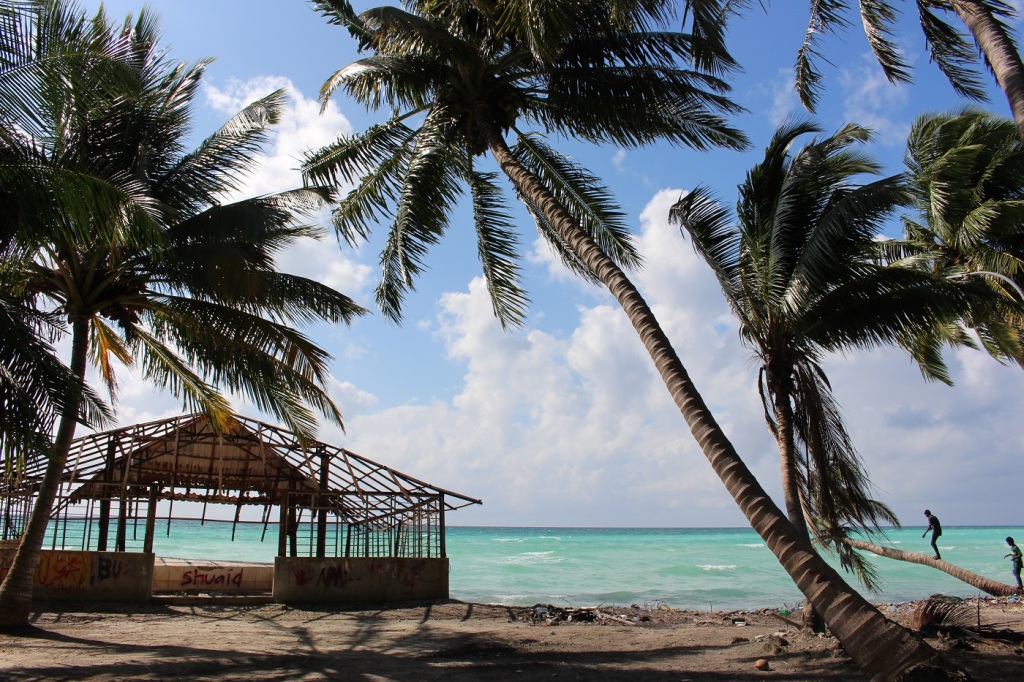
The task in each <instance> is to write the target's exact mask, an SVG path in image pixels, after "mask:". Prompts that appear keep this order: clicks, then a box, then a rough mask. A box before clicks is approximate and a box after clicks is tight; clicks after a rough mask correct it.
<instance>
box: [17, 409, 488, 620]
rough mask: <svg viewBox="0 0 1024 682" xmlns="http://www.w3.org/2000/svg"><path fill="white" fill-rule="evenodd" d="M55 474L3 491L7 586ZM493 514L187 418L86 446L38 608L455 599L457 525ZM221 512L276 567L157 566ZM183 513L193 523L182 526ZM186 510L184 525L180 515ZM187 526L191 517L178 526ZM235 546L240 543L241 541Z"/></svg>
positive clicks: (298, 448)
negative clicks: (466, 515) (247, 524)
mask: <svg viewBox="0 0 1024 682" xmlns="http://www.w3.org/2000/svg"><path fill="white" fill-rule="evenodd" d="M44 468H45V462H43V461H38V462H28V463H23V464H22V465H21V466H5V467H4V470H3V478H0V514H2V518H0V576H2V575H3V574H4V573H6V569H7V567H8V566H9V564H10V561H11V560H12V558H13V553H14V552H15V551H16V548H17V539H18V537H19V536H20V533H21V532H22V531H23V529H24V526H25V523H26V522H27V519H28V515H29V513H30V511H31V509H32V504H33V501H34V499H35V494H36V491H37V490H38V486H39V484H40V482H41V480H42V476H43V470H44ZM471 504H480V500H476V499H473V498H471V497H467V496H465V495H462V494H459V493H456V492H452V491H450V490H445V489H443V488H438V487H435V486H432V485H430V484H428V483H425V482H423V481H420V480H418V479H415V478H413V477H411V476H407V475H406V474H403V473H402V472H400V471H396V470H395V469H392V468H390V467H387V466H385V465H383V464H379V463H377V462H374V461H372V460H369V459H367V458H365V457H362V456H360V455H357V454H355V453H353V452H350V451H348V450H345V449H342V448H339V447H335V446H332V445H328V444H326V443H321V442H315V441H314V442H309V441H305V442H303V441H302V440H300V439H299V438H298V437H297V436H296V435H295V434H294V433H291V432H289V431H286V430H284V429H281V428H279V427H276V426H272V425H269V424H265V423H262V422H259V421H255V420H252V419H247V418H241V417H240V418H238V419H237V423H236V424H235V425H234V426H233V427H232V428H230V429H229V430H227V431H226V432H222V433H218V432H217V431H216V430H215V429H214V428H213V427H212V426H211V424H210V421H209V419H208V418H207V417H206V416H204V415H195V414H193V415H184V416H179V417H173V418H170V419H164V420H160V421H154V422H149V423H145V424H136V425H134V426H128V427H124V428H119V429H113V430H110V431H105V432H102V433H95V434H92V435H88V436H84V437H82V438H79V439H77V440H76V441H75V443H74V446H73V448H72V451H71V455H70V457H69V458H68V466H67V468H66V470H65V473H64V479H63V481H62V483H61V488H60V491H59V493H58V496H57V500H56V502H55V504H54V508H53V511H52V516H51V521H50V528H49V531H48V534H47V540H46V544H45V545H44V547H43V549H44V552H43V557H42V561H41V563H40V567H39V570H38V571H37V573H36V584H35V594H36V595H37V597H39V598H47V597H51V598H61V599H67V598H82V599H118V600H129V599H131V600H144V599H149V598H150V597H151V596H152V595H153V594H154V593H161V592H170V593H177V592H198V591H208V592H213V591H216V592H232V593H245V592H263V593H269V594H272V596H273V599H274V600H275V601H284V602H290V601H318V602H367V601H403V600H423V599H443V598H447V597H448V558H447V555H446V552H445V515H446V513H447V512H450V511H453V510H455V509H459V508H462V507H465V506H468V505H471ZM211 505H228V506H229V507H231V508H233V509H232V512H233V514H232V515H233V518H234V523H235V524H237V523H238V522H239V520H240V518H241V517H242V515H243V510H244V509H245V508H247V507H254V508H257V509H258V510H259V511H260V518H261V519H262V521H261V523H262V527H263V535H264V537H266V536H267V535H268V533H269V534H271V541H273V540H274V539H275V538H273V534H275V533H276V547H277V551H276V557H275V558H274V563H273V566H271V565H269V564H263V565H261V564H252V563H242V562H223V561H220V562H213V561H208V562H204V561H201V560H196V561H192V560H189V561H181V560H171V559H166V558H157V557H156V556H155V555H154V552H153V547H154V538H155V536H156V533H157V532H158V525H159V529H160V531H161V532H167V533H170V532H172V528H173V525H174V523H175V520H179V522H180V520H181V519H183V518H194V517H195V513H196V511H195V510H196V509H199V510H201V512H200V513H201V515H202V518H205V517H206V514H207V509H208V508H209V507H210V506H211ZM182 508H185V509H188V510H190V511H189V513H188V515H187V516H186V515H183V514H181V512H180V510H181V509H182ZM176 509H177V510H179V511H178V512H176V511H175V510H176ZM176 514H178V515H177V516H176ZM232 537H234V533H232Z"/></svg>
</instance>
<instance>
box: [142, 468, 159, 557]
mask: <svg viewBox="0 0 1024 682" xmlns="http://www.w3.org/2000/svg"><path fill="white" fill-rule="evenodd" d="M159 500H160V486H159V485H157V484H156V483H154V484H152V485H151V486H149V508H148V509H146V539H145V540H143V541H142V551H143V552H145V553H146V554H151V553H152V552H153V536H154V535H156V506H157V502H158V501H159Z"/></svg>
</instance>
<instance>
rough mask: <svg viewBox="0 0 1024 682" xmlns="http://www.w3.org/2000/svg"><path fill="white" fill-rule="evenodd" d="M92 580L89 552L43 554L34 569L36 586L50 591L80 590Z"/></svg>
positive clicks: (90, 555)
mask: <svg viewBox="0 0 1024 682" xmlns="http://www.w3.org/2000/svg"><path fill="white" fill-rule="evenodd" d="M90 578H92V554H91V553H90V552H43V553H42V555H41V556H40V557H39V568H38V569H36V586H37V587H43V588H50V589H68V588H81V587H86V586H87V585H89V584H90V582H91V580H90Z"/></svg>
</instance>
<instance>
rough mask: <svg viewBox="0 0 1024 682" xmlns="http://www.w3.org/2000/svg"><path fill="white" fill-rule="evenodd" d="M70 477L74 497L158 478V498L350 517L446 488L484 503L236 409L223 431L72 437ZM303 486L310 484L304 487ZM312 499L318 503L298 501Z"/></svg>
mask: <svg viewBox="0 0 1024 682" xmlns="http://www.w3.org/2000/svg"><path fill="white" fill-rule="evenodd" d="M44 466H45V463H38V464H36V465H30V466H28V467H27V468H26V470H25V472H24V474H25V475H24V477H23V478H22V484H23V485H28V486H31V487H33V488H35V487H36V486H37V485H38V483H39V481H40V480H41V479H42V475H43V468H44ZM65 484H66V485H67V486H69V488H70V491H72V493H71V499H70V500H69V501H76V500H78V501H80V500H85V499H99V498H102V497H109V496H110V494H111V493H110V490H111V485H112V484H116V485H117V486H118V487H119V488H121V489H123V490H133V491H134V492H133V493H130V494H129V495H130V496H138V497H141V496H142V495H143V491H144V490H145V491H149V490H150V489H151V487H152V486H153V485H154V484H155V485H157V486H159V487H160V499H173V500H191V501H198V502H210V503H222V504H233V505H275V504H281V503H282V502H283V501H284V500H285V496H286V495H289V494H290V495H291V496H292V500H293V503H295V502H294V501H295V500H296V499H297V498H299V499H300V500H301V498H303V497H305V498H306V499H308V500H312V499H313V497H314V495H315V496H316V498H317V501H316V504H317V505H318V506H322V505H324V504H325V501H326V500H329V502H327V504H328V505H329V506H330V507H331V508H332V509H333V511H334V513H338V514H341V515H342V516H344V517H346V518H347V519H349V520H350V521H352V522H365V521H368V520H372V519H373V518H376V517H378V516H380V515H393V514H395V513H403V512H405V513H408V512H410V511H413V510H415V509H416V508H419V507H420V506H422V505H425V504H428V503H433V504H434V505H435V508H436V501H437V500H438V498H439V497H440V499H441V500H442V501H443V508H444V509H448V510H454V509H459V508H461V507H465V506H468V505H470V504H480V500H476V499H473V498H471V497H468V496H466V495H462V494H460V493H456V492H452V491H450V490H445V489H443V488H438V487H436V486H432V485H430V484H428V483H426V482H424V481H421V480H419V479H416V478H413V477H411V476H408V475H406V474H403V473H402V472H400V471H397V470H395V469H392V468H391V467H388V466H385V465H383V464H379V463H378V462H375V461H373V460H370V459H367V458H365V457H362V456H360V455H357V454H355V453H354V452H350V451H348V450H345V449H343V448H339V447H335V446H332V445H329V444H327V443H322V442H317V441H314V442H305V443H303V442H301V441H300V440H299V439H298V438H297V437H296V435H295V434H293V433H291V432H289V431H286V430H284V429H281V428H278V427H276V426H272V425H270V424H265V423H263V422H259V421H256V420H252V419H247V418H243V417H240V418H238V422H237V425H236V426H235V427H234V428H232V429H231V430H230V431H229V432H227V433H217V432H216V431H215V430H214V429H213V427H212V425H211V424H210V421H209V419H208V418H207V417H206V416H204V415H184V416H180V417H174V418H171V419H164V420H160V421H154V422H149V423H146V424H136V425H134V426H128V427H124V428H119V429H113V430H111V431H104V432H102V433H95V434H92V435H89V436H84V437H82V438H78V439H77V440H75V442H74V444H73V446H72V450H71V454H70V457H69V458H68V468H67V470H66V471H65ZM303 493H307V494H306V495H303ZM298 504H300V505H306V504H313V502H302V501H299V502H298Z"/></svg>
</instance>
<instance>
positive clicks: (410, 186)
mask: <svg viewBox="0 0 1024 682" xmlns="http://www.w3.org/2000/svg"><path fill="white" fill-rule="evenodd" d="M315 4H316V6H317V7H318V9H319V10H320V11H321V12H322V13H323V14H324V15H325V16H326V17H327V18H328V20H329V21H331V22H332V23H335V24H339V25H342V26H345V27H347V28H348V29H349V31H350V32H351V33H352V34H353V35H354V36H355V37H356V38H357V39H358V40H359V41H360V45H361V47H362V48H363V49H364V50H365V51H366V52H368V53H369V54H368V56H366V57H364V58H362V59H359V60H358V61H356V62H354V63H352V64H350V65H348V66H346V67H344V68H342V69H340V70H339V71H337V72H336V73H335V74H334V75H333V76H331V77H330V78H329V79H328V80H327V82H326V83H325V84H324V86H323V88H322V90H321V97H322V101H323V103H324V104H326V101H327V99H328V98H329V97H330V96H331V95H332V94H333V93H335V92H336V91H340V92H343V93H345V94H346V95H348V96H349V97H350V98H352V99H354V100H355V101H357V102H360V103H362V104H364V105H365V106H366V107H367V108H368V109H370V110H379V109H385V110H386V111H388V112H389V113H390V114H391V117H390V118H389V119H388V120H387V121H386V122H384V123H381V124H378V125H375V126H372V127H371V128H369V129H368V130H367V131H366V132H365V133H363V134H361V135H354V136H347V137H342V138H340V139H339V140H338V141H337V142H336V143H335V144H333V145H331V146H329V147H327V148H324V149H321V150H318V151H316V152H315V153H313V154H312V155H311V156H310V158H309V160H308V161H307V164H306V166H305V170H306V175H307V177H308V178H309V179H310V180H312V181H315V182H322V181H345V182H347V183H352V184H354V185H355V188H354V189H353V190H352V191H351V192H350V193H349V194H348V195H347V196H346V197H345V198H344V199H343V200H342V202H341V203H340V204H339V206H338V208H337V209H335V216H334V218H335V226H336V228H337V229H338V231H339V233H340V235H341V236H343V237H344V238H345V239H347V240H349V241H351V242H358V241H360V240H361V239H363V238H365V237H366V236H367V235H368V234H369V232H370V231H371V229H372V227H373V224H374V223H375V222H377V221H379V220H381V219H385V218H386V219H388V220H389V221H390V223H391V226H390V231H389V236H388V239H387V242H386V244H385V247H384V252H383V254H382V256H381V263H382V266H383V278H382V282H381V284H380V286H379V287H378V290H377V300H378V304H379V305H380V307H381V308H382V310H383V311H384V312H385V314H387V315H389V316H390V317H392V318H395V319H399V318H400V315H401V305H402V301H403V297H404V295H405V294H406V293H407V291H408V290H409V289H411V288H412V287H413V284H414V281H415V277H416V275H417V274H418V273H419V272H420V270H421V269H422V267H423V259H424V257H425V256H426V252H427V249H428V248H429V247H430V246H431V245H432V244H434V243H436V242H437V241H438V240H440V239H441V237H442V236H444V234H445V233H446V232H447V231H448V228H449V217H450V213H451V211H452V208H453V206H454V205H455V203H456V201H457V199H458V198H459V196H460V195H461V193H462V192H463V188H465V187H468V188H469V194H470V201H471V203H472V206H473V213H474V225H475V228H476V236H477V243H478V245H479V247H478V252H479V254H480V257H481V261H482V264H483V270H484V275H485V278H486V279H487V283H488V287H489V290H490V292H491V297H492V302H493V307H494V311H495V314H496V315H497V317H498V318H499V319H500V320H501V321H502V323H503V324H505V325H515V324H517V323H519V322H520V321H521V320H522V315H523V307H524V305H525V301H526V299H525V293H524V292H523V290H522V288H521V286H520V284H519V277H518V269H517V266H516V262H515V261H516V256H517V250H516V244H517V238H516V235H515V233H514V231H513V228H514V226H513V225H512V223H511V219H510V218H509V216H508V213H507V211H506V210H505V204H504V203H503V201H502V199H501V195H500V193H499V188H498V186H497V183H496V180H497V177H496V176H495V175H494V174H493V173H490V172H485V171H484V170H483V169H482V168H480V167H478V163H477V159H478V157H482V156H485V155H487V154H488V153H489V154H490V156H491V157H492V159H493V161H495V162H496V163H497V164H498V168H499V169H500V171H501V172H502V173H503V174H504V175H505V176H506V178H507V179H508V180H510V181H511V183H512V186H513V188H514V190H515V192H516V194H517V196H518V197H519V199H520V200H521V201H522V202H523V203H524V204H525V206H526V208H527V209H528V210H529V211H530V213H531V215H532V216H533V218H534V219H535V221H536V223H537V226H538V228H539V230H540V232H541V234H542V235H544V236H545V238H547V240H548V242H549V243H550V244H552V246H553V248H554V249H555V251H556V252H557V253H558V254H559V255H560V256H561V257H562V259H563V260H564V261H565V262H566V264H567V265H568V266H569V267H570V268H572V269H573V270H574V271H576V272H578V273H580V274H582V275H583V276H585V277H588V278H589V279H591V280H593V281H596V282H600V283H601V284H603V285H604V286H606V287H607V288H608V290H609V292H611V294H612V295H613V296H614V297H615V299H616V300H617V301H618V302H619V304H620V305H621V306H622V308H623V310H624V311H625V312H626V314H627V315H628V317H629V319H630V321H631V323H632V324H633V326H634V327H635V329H636V330H637V333H638V334H639V336H640V338H641V340H642V342H643V344H644V346H645V348H646V349H647V351H648V353H649V354H650V356H651V358H652V360H653V361H654V363H655V365H656V367H657V368H658V371H659V373H660V374H661V376H662V379H663V380H664V381H665V383H666V387H667V388H668V390H669V392H670V393H671V395H672V397H673V399H674V400H675V402H676V404H677V406H678V407H679V409H680V412H681V413H682V415H683V416H684V418H685V419H686V421H687V423H688V424H689V426H690V429H691V432H692V433H693V435H694V437H695V438H696V439H697V441H698V443H699V445H700V447H701V449H702V450H703V452H704V453H705V455H706V456H707V458H708V460H709V461H710V463H711V465H712V467H713V468H714V469H715V471H716V473H718V475H719V476H720V477H721V479H722V481H723V482H724V483H725V485H726V487H727V489H728V490H729V492H730V494H731V495H732V496H733V498H734V500H735V501H736V503H737V504H738V505H739V507H740V508H741V510H742V511H743V513H744V514H745V515H746V517H747V518H748V520H749V521H750V523H751V525H752V526H753V527H754V529H755V530H756V531H757V532H758V533H759V534H760V535H761V537H762V538H764V539H765V541H766V543H767V545H768V546H769V547H770V548H771V550H772V551H773V552H774V553H775V554H776V556H777V557H778V558H779V560H780V562H781V563H782V565H783V566H784V567H785V568H786V570H787V571H788V572H789V573H790V575H791V576H793V577H794V580H795V581H796V583H797V585H798V586H799V587H800V589H801V590H802V591H803V592H804V594H805V595H806V596H807V597H808V599H809V600H810V601H811V602H812V603H813V604H814V605H815V607H816V608H818V609H820V610H821V612H822V613H823V614H824V616H825V620H826V621H827V622H828V623H829V625H830V626H831V627H832V630H833V632H834V633H835V634H836V635H837V637H839V639H840V640H841V641H842V642H843V643H844V645H845V646H846V648H847V651H849V652H850V653H851V655H852V656H853V657H854V658H855V659H856V660H857V662H858V663H859V664H860V665H861V666H862V667H863V668H864V669H865V670H866V671H867V672H868V673H869V674H871V675H879V676H895V675H897V674H899V673H900V672H903V671H906V670H908V669H910V668H915V667H927V666H937V665H939V663H940V662H939V659H938V657H937V654H936V653H935V652H934V651H933V650H932V649H930V647H928V646H927V645H925V644H924V643H923V642H922V641H921V640H919V639H917V638H916V637H914V636H913V635H911V633H909V632H907V631H906V630H903V629H902V628H900V627H898V626H896V625H895V624H893V623H891V622H890V621H888V620H886V619H885V618H884V617H883V616H882V615H881V614H880V613H879V612H878V611H877V610H876V609H875V608H874V607H872V606H871V605H870V604H868V603H867V601H866V600H864V599H863V597H861V596H860V595H859V594H858V593H857V592H856V591H855V590H853V589H852V588H850V587H849V586H848V585H846V583H845V582H843V580H842V578H840V576H839V575H838V573H836V572H835V571H834V570H833V569H832V568H830V567H829V566H828V564H827V563H825V562H824V561H823V560H822V559H821V557H819V556H818V555H817V554H816V553H815V552H814V551H813V549H812V548H811V546H810V544H809V543H808V542H807V541H806V539H805V538H802V537H801V536H800V535H799V534H797V533H796V532H795V530H794V528H793V526H792V524H790V523H789V521H788V520H787V519H786V516H785V514H783V513H782V512H781V511H780V510H779V509H778V507H777V506H776V505H775V504H774V503H773V502H772V500H771V498H770V497H769V496H768V495H767V494H766V493H765V491H764V490H763V489H762V488H761V486H760V485H759V484H758V482H757V480H756V479H755V478H754V476H753V475H752V474H751V472H750V471H749V469H748V468H747V467H746V465H745V464H744V463H743V461H742V460H741V459H740V457H739V456H738V454H737V453H736V451H735V449H734V448H733V446H732V444H731V443H730V442H729V440H728V439H727V438H726V436H725V434H724V432H723V431H722V429H721V427H720V426H719V425H718V424H717V423H716V422H715V420H714V417H713V416H712V415H711V413H710V411H709V410H708V409H707V406H706V405H705V404H704V402H703V399H702V398H701V396H700V394H699V392H698V391H697V389H696V387H695V386H694V385H693V383H692V381H691V380H690V377H689V374H688V373H687V371H686V368H685V367H684V366H683V364H682V362H681V361H680V359H679V357H678V355H677V354H676V352H675V350H674V349H673V348H672V345H671V343H670V342H669V340H668V338H667V336H666V335H665V333H664V332H663V331H662V329H661V327H660V325H659V324H658V321H657V320H656V319H655V317H654V315H653V314H652V311H651V309H650V307H649V306H648V305H647V303H646V302H645V301H644V299H643V298H642V296H641V295H640V293H639V291H638V290H637V289H636V287H635V286H634V285H633V283H632V282H631V281H630V280H629V278H628V277H627V275H626V274H625V272H624V268H629V267H631V266H633V265H635V264H636V263H637V260H638V259H637V257H636V255H635V254H634V252H633V249H632V244H631V242H630V240H629V238H628V233H627V232H626V230H625V228H624V226H623V225H622V219H621V215H620V214H619V213H618V212H617V210H616V209H615V208H614V205H613V204H612V203H611V199H610V197H609V196H608V194H607V192H606V191H605V190H604V188H603V187H602V186H601V185H600V184H599V183H598V181H597V179H596V178H594V177H593V176H591V175H590V174H589V173H587V172H586V171H585V170H584V169H582V168H580V167H579V166H578V165H576V164H574V163H573V162H571V161H570V160H569V159H568V158H567V157H565V156H562V155H560V154H558V153H556V152H555V151H554V150H553V149H552V148H551V147H549V146H548V145H547V144H546V142H545V141H544V139H543V138H542V137H541V135H540V134H541V133H550V132H555V133H560V134H564V135H565V136H566V137H573V138H577V139H580V140H585V141H589V142H595V143H605V142H607V143H612V144H617V145H619V146H623V147H636V146H638V145H641V144H646V143H648V142H653V141H656V140H664V141H667V142H670V143H675V144H684V145H689V146H693V147H697V148H701V149H703V148H708V147H712V146H729V147H738V146H741V145H742V144H743V143H744V142H745V140H744V138H743V137H742V135H741V134H740V133H739V132H738V131H735V130H733V129H732V128H730V127H729V126H728V125H727V124H726V123H725V122H724V121H723V120H722V119H721V118H720V114H722V113H727V112H729V111H731V110H732V105H731V104H730V102H729V101H728V100H727V99H726V98H725V97H724V96H723V95H722V92H723V88H724V85H723V84H722V83H721V82H720V81H718V80H717V79H716V78H714V77H712V76H709V75H705V74H703V73H698V72H695V71H693V70H690V69H688V68H685V66H682V64H687V63H689V62H688V60H690V59H691V58H692V57H693V55H692V54H691V53H690V47H691V42H690V40H689V38H688V37H687V36H685V35H681V34H679V33H674V32H670V31H661V30H656V29H658V28H661V27H662V26H663V23H662V20H663V19H665V18H667V17H666V13H665V12H664V11H663V10H664V6H662V5H660V4H657V3H651V4H644V5H640V4H638V3H630V2H627V3H614V2H611V3H609V2H603V1H593V2H565V3H561V2H556V3H548V4H545V5H544V6H543V7H538V6H537V5H534V4H529V5H528V4H520V3H516V2H503V3H497V4H493V5H488V4H481V3H471V2H458V1H454V2H445V3H422V2H410V3H407V4H406V5H405V7H406V10H404V11H403V10H401V9H398V8H394V7H380V8H376V9H371V10H367V11H366V12H363V13H362V14H359V15H358V16H357V15H356V14H355V13H354V12H353V10H352V8H351V7H350V6H349V5H348V3H346V2H343V1H341V0H320V1H318V2H316V3H315ZM530 126H532V128H531V127H530ZM506 135H511V136H512V137H513V138H514V140H515V142H514V143H513V144H512V145H509V143H508V142H506V139H505V138H506ZM480 163H483V162H482V161H481V162H480Z"/></svg>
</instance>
